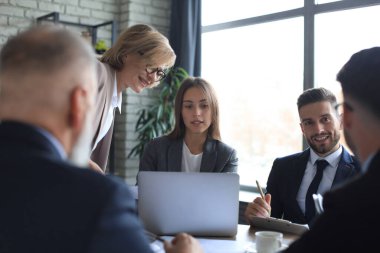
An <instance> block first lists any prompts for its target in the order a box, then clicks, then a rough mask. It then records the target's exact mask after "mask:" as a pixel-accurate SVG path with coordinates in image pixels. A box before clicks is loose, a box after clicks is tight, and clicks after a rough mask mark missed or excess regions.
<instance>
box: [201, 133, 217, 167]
mask: <svg viewBox="0 0 380 253" xmlns="http://www.w3.org/2000/svg"><path fill="white" fill-rule="evenodd" d="M217 155H218V152H217V151H216V142H215V141H214V140H212V139H210V138H208V137H207V139H206V142H205V144H204V148H203V155H202V162H201V168H200V171H201V172H213V171H214V168H215V164H216V158H217Z"/></svg>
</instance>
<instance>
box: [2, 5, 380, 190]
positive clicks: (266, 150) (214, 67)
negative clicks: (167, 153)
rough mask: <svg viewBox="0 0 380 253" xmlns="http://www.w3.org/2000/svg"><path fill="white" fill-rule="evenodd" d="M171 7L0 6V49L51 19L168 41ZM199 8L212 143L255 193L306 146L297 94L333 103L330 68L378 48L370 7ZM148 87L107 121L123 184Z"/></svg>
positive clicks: (376, 19)
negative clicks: (277, 162)
mask: <svg viewBox="0 0 380 253" xmlns="http://www.w3.org/2000/svg"><path fill="white" fill-rule="evenodd" d="M172 1H177V0H172ZM172 1H171V0H0V47H1V45H3V44H4V43H5V42H6V40H7V39H8V38H9V37H10V36H12V35H15V34H17V33H18V32H19V31H22V30H24V29H26V28H27V27H29V26H30V25H32V24H35V23H36V19H37V18H38V17H41V16H44V15H47V14H49V13H51V12H58V13H59V15H60V20H62V21H66V22H72V23H78V24H88V25H96V24H100V23H103V22H107V21H110V20H114V21H115V22H116V24H117V33H120V32H121V31H123V30H124V29H125V28H127V27H128V26H131V25H133V24H136V23H146V24H150V25H152V26H154V27H156V28H157V29H158V30H159V31H161V32H162V33H163V34H165V35H168V34H169V29H170V15H171V12H172V8H171V7H172ZM178 1H180V0H178ZM189 1H191V0H189ZM194 1H196V0H194ZM199 3H200V4H201V8H200V9H201V20H202V23H201V24H202V27H201V31H202V32H201V66H202V67H201V75H202V77H204V78H205V79H206V80H208V81H209V82H210V83H211V84H212V85H213V86H214V88H215V89H216V91H217V93H218V98H219V104H220V111H221V134H222V139H223V141H224V142H225V143H227V144H228V145H230V146H232V147H234V148H235V149H236V150H237V152H238V157H239V169H238V173H239V175H240V184H241V189H242V190H244V191H248V192H255V191H256V187H255V180H259V181H260V182H261V184H262V185H264V186H265V183H266V180H267V177H268V174H269V171H270V169H271V166H272V162H273V160H274V159H275V158H276V157H280V156H285V155H288V154H291V153H295V152H300V151H302V150H303V149H304V148H306V144H305V142H304V140H303V138H302V132H301V129H300V127H299V119H298V112H297V106H296V100H297V97H298V96H299V94H300V93H301V92H302V91H303V90H304V89H307V88H311V87H321V86H323V87H326V88H328V89H330V90H332V91H333V92H334V93H335V94H336V95H337V97H338V100H341V99H342V98H341V94H340V93H341V91H340V87H339V84H338V83H337V82H336V81H335V78H336V74H337V72H338V70H339V69H340V68H341V66H342V65H343V64H344V63H345V62H346V61H347V60H348V58H349V57H350V56H351V55H352V54H353V53H354V52H357V51H359V50H361V49H364V48H369V47H373V46H380V33H379V27H378V24H379V23H380V0H315V1H314V0H266V1H261V0H234V1H231V0H201V1H199ZM68 28H69V29H76V31H78V34H80V33H81V32H83V30H81V28H78V27H72V26H68ZM111 30H112V29H111V27H107V26H105V27H102V28H99V29H98V33H97V39H102V40H105V41H106V43H107V44H108V46H110V45H111V43H112V42H111V37H112V34H111ZM158 90H159V87H157V88H154V89H151V90H145V91H143V92H142V94H138V95H137V94H134V93H133V92H131V91H126V92H124V94H123V104H122V112H121V114H118V115H117V116H116V121H115V134H114V156H113V161H112V162H113V163H114V167H115V170H114V173H115V174H116V175H118V176H120V177H122V178H124V179H125V180H126V182H127V183H128V184H130V185H134V184H135V177H136V174H137V172H138V162H139V159H138V157H131V158H128V154H129V153H130V151H131V149H132V147H134V146H135V145H136V143H137V140H136V139H137V134H136V132H135V124H136V120H137V117H138V116H137V114H136V112H137V111H138V110H139V109H140V108H146V107H149V105H151V104H152V103H154V101H156V100H157V94H158ZM343 142H344V140H343Z"/></svg>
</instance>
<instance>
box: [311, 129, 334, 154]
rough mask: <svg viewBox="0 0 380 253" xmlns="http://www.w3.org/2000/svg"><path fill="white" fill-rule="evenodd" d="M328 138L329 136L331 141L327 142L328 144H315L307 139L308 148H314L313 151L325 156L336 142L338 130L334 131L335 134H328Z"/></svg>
mask: <svg viewBox="0 0 380 253" xmlns="http://www.w3.org/2000/svg"><path fill="white" fill-rule="evenodd" d="M330 138H331V142H330V143H329V145H317V144H314V142H312V141H311V140H308V139H307V142H308V144H309V146H310V148H311V149H313V150H314V152H316V153H317V154H320V155H324V156H325V155H328V154H330V153H332V150H333V149H334V147H335V146H336V145H337V144H338V142H339V140H340V133H339V131H335V135H332V134H330Z"/></svg>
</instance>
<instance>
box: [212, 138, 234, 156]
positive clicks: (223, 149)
mask: <svg viewBox="0 0 380 253" xmlns="http://www.w3.org/2000/svg"><path fill="white" fill-rule="evenodd" d="M211 141H214V142H215V145H216V147H217V150H218V152H225V153H228V154H229V153H235V152H236V150H235V149H234V148H232V147H231V146H229V145H227V144H226V143H224V142H222V141H219V140H213V139H212V140H211Z"/></svg>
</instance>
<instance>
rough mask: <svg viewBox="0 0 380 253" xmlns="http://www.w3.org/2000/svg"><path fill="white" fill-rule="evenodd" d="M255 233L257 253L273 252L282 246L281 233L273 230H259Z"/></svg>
mask: <svg viewBox="0 0 380 253" xmlns="http://www.w3.org/2000/svg"><path fill="white" fill-rule="evenodd" d="M255 235H256V251H257V253H274V252H276V251H279V250H280V249H281V246H282V238H283V234H282V233H280V232H274V231H259V232H256V233H255Z"/></svg>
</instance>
